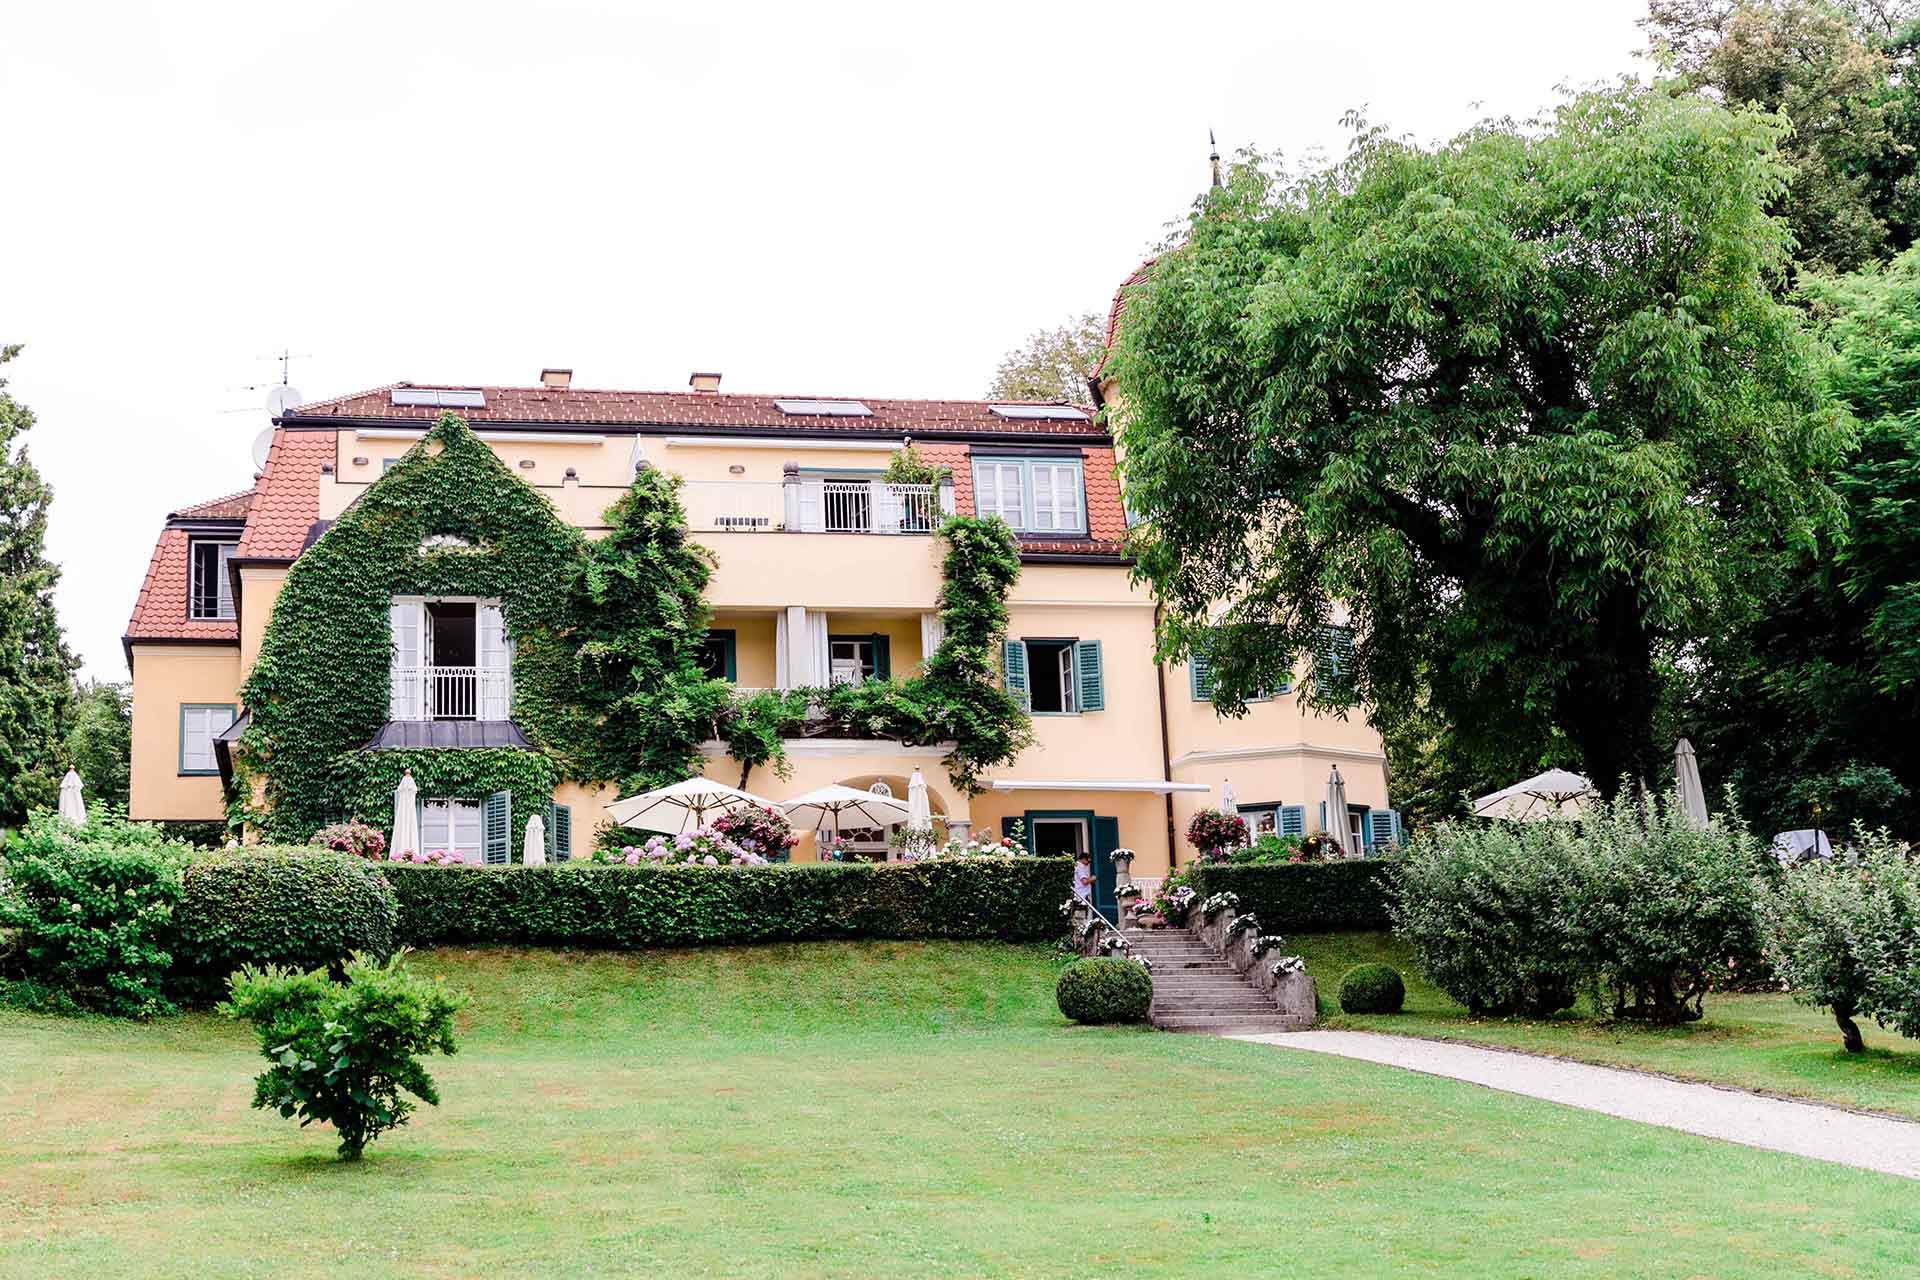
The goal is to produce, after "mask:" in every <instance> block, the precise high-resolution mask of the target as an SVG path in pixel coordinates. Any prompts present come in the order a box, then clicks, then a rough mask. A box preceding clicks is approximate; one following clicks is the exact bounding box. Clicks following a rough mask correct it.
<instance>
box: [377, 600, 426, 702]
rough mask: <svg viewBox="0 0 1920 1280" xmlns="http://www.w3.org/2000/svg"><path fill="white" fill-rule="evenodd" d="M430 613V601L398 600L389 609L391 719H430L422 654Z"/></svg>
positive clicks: (388, 699)
mask: <svg viewBox="0 0 1920 1280" xmlns="http://www.w3.org/2000/svg"><path fill="white" fill-rule="evenodd" d="M426 613H427V606H426V602H425V601H424V600H419V599H396V600H394V601H393V602H392V603H391V604H390V605H389V606H388V607H387V623H388V626H389V628H390V630H391V641H390V643H391V646H392V659H391V668H390V672H389V679H388V692H387V718H388V719H389V720H424V719H426V718H427V703H426V695H427V673H426V670H425V667H426V662H425V659H424V655H423V654H422V653H421V643H422V639H423V636H424V633H425V631H426Z"/></svg>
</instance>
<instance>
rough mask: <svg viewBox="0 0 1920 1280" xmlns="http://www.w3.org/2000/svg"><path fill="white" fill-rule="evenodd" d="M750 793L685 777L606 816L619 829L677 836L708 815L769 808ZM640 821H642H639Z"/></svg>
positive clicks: (611, 807)
mask: <svg viewBox="0 0 1920 1280" xmlns="http://www.w3.org/2000/svg"><path fill="white" fill-rule="evenodd" d="M772 804H773V802H772V801H771V800H762V799H761V798H760V797H759V796H756V795H754V794H753V793H752V792H751V791H742V790H740V788H738V787H730V786H728V785H727V784H726V783H724V782H715V781H714V780H713V779H712V778H688V779H687V780H686V781H684V782H676V783H674V784H673V785H672V786H670V787H655V788H654V789H653V790H652V791H643V792H641V793H640V794H639V795H637V796H628V797H627V798H626V799H625V800H617V801H615V802H614V803H612V804H610V805H608V806H607V816H608V817H610V818H612V819H613V820H614V821H615V822H618V823H620V824H621V825H622V826H628V827H644V828H645V829H646V830H648V831H664V832H666V833H667V834H668V835H680V834H683V833H685V832H688V831H692V830H693V829H694V828H696V827H700V826H704V825H705V824H706V821H707V816H708V815H709V814H713V815H718V814H722V813H729V812H731V811H732V810H734V809H744V808H746V807H747V806H749V805H759V806H761V807H763V808H765V807H770V806H771V805H772ZM643 819H644V821H643Z"/></svg>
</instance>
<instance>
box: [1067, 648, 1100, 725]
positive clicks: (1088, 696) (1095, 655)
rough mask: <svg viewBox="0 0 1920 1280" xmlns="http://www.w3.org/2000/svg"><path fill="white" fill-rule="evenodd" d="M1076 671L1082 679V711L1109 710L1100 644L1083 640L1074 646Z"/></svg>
mask: <svg viewBox="0 0 1920 1280" xmlns="http://www.w3.org/2000/svg"><path fill="white" fill-rule="evenodd" d="M1073 648H1074V671H1075V674H1076V675H1078V676H1079V678H1080V709H1081V710H1082V711H1105V710H1106V709H1107V680H1106V674H1105V672H1104V670H1103V669H1102V667H1101V665H1100V642H1099V641H1098V640H1082V641H1080V642H1079V643H1078V644H1076V645H1074V647H1073Z"/></svg>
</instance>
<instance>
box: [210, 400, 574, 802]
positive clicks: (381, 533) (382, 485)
mask: <svg viewBox="0 0 1920 1280" xmlns="http://www.w3.org/2000/svg"><path fill="white" fill-rule="evenodd" d="M430 538H432V539H440V538H450V539H457V540H459V542H460V543H464V544H465V545H464V546H460V545H441V546H431V547H430V546H427V545H426V543H427V540H428V539H430ZM585 545H586V539H585V537H584V536H583V535H582V534H581V533H580V532H579V531H578V530H576V529H574V528H572V527H571V526H569V525H568V524H567V523H566V522H565V521H564V520H562V519H561V518H560V515H559V513H558V512H556V511H555V510H554V508H553V504H552V503H550V502H549V501H548V500H547V499H546V498H545V497H544V496H543V495H542V494H540V493H539V492H538V491H537V490H536V489H534V488H533V487H532V486H531V485H528V484H525V483H523V482H522V481H521V480H520V478H519V477H518V476H515V475H514V474H513V473H512V472H511V471H510V470H508V468H507V466H506V464H505V463H503V462H502V461H500V459H499V458H498V457H497V456H496V455H495V454H494V452H493V450H491V449H489V448H488V447H487V446H486V444H484V443H483V442H482V441H481V440H480V439H479V438H478V437H477V436H475V435H474V434H473V432H472V431H471V430H469V429H468V427H467V425H466V423H464V422H462V421H461V420H460V419H459V418H458V417H456V416H454V415H453V414H450V413H449V414H443V415H441V417H440V420H439V421H438V422H436V423H435V424H434V425H433V427H432V428H431V429H430V430H429V431H428V432H427V434H426V436H425V438H424V439H422V440H421V441H420V442H419V443H418V444H416V445H415V446H414V447H413V448H412V449H410V450H408V451H407V453H406V456H404V457H403V458H401V459H400V460H399V461H398V462H396V463H395V464H394V465H393V466H392V467H391V468H390V469H389V470H388V471H387V472H386V474H385V475H383V476H381V477H380V478H379V479H378V480H377V481H376V482H375V483H374V484H373V485H371V486H369V487H368V488H367V490H366V491H365V492H364V493H362V494H361V495H360V497H359V498H358V499H357V500H356V501H355V502H354V503H353V505H352V506H350V507H348V508H347V510H346V511H345V512H344V513H343V514H342V515H341V516H340V518H339V519H338V520H337V521H335V522H334V524H333V526H332V527H331V528H329V529H328V530H327V531H326V532H325V533H324V534H323V535H321V537H320V539H319V540H318V541H317V542H315V543H314V544H313V546H311V547H309V548H308V549H307V550H306V551H305V552H304V553H303V554H302V555H301V556H300V558H299V559H298V560H296V561H295V562H294V564H293V567H292V568H291V569H290V570H289V571H288V573H287V580H286V583H285V585H284V586H283V587H282V588H281V591H280V597H279V600H278V601H277V602H276V603H275V605H274V609H273V616H272V618H271V620H270V621H269V623H268V625H267V632H266V636H265V638H264V640H263V642H262V644H261V648H260V657H259V660H258V661H257V662H256V663H255V664H254V668H253V671H252V672H251V674H249V675H248V677H247V682H246V685H245V687H244V689H243V691H242V696H243V697H244V699H245V701H246V705H247V708H248V710H249V711H251V713H252V716H253V719H252V723H251V724H250V726H249V728H248V730H247V734H246V738H245V740H244V741H243V743H242V744H241V750H240V752H239V758H238V759H237V761H236V767H235V772H236V775H237V777H238V779H239V782H240V795H241V798H242V803H243V804H246V802H247V801H248V800H250V798H251V794H252V785H253V780H254V779H256V778H261V779H264V781H265V794H264V801H265V803H264V805H263V806H260V807H257V808H256V807H253V806H251V805H247V809H246V817H247V818H248V819H249V820H250V821H252V822H254V823H255V824H256V825H257V826H258V827H259V828H260V829H261V830H262V831H263V832H264V834H266V835H267V836H268V838H270V839H279V840H305V839H306V838H307V837H308V836H310V835H311V834H312V833H313V832H314V831H315V830H316V829H317V828H319V827H321V826H323V825H325V824H326V823H328V822H331V821H334V820H336V819H338V818H340V817H342V816H344V815H343V814H342V813H341V812H340V811H339V810H338V809H337V808H336V807H335V806H336V805H337V804H338V803H339V802H340V800H341V799H342V797H341V794H340V791H341V788H340V785H339V774H338V770H339V767H340V765H339V762H340V758H341V756H342V754H343V753H345V752H350V751H353V750H354V749H356V748H358V747H359V746H360V745H361V744H363V743H365V742H366V741H367V740H368V739H370V738H372V737H373V735H374V734H375V733H377V732H378V731H379V729H380V728H381V726H382V725H384V724H385V723H386V721H387V712H388V683H389V676H388V673H389V666H390V649H389V644H390V641H389V623H388V606H389V603H390V601H391V599H392V597H394V596H400V595H425V596H475V597H481V598H488V599H498V600H499V601H501V603H502V606H503V612H504V614H505V618H506V626H507V634H508V636H509V637H510V638H511V640H512V642H513V645H514V656H513V718H514V721H515V723H516V724H518V725H519V726H520V728H521V730H522V731H523V732H525V733H526V734H527V735H528V737H529V738H531V739H532V740H533V741H534V742H535V743H536V744H537V745H539V746H542V747H545V748H549V749H551V750H553V751H554V752H555V753H556V754H557V755H558V756H559V757H560V764H561V767H562V768H563V769H564V768H565V766H566V762H567V761H568V760H569V759H570V758H571V757H572V756H573V755H575V754H577V753H578V752H579V750H580V747H581V743H580V742H579V740H578V736H577V735H578V733H579V731H580V729H581V724H580V717H579V716H578V715H577V714H575V710H574V709H575V705H576V704H575V698H574V688H573V685H574V661H573V657H574V655H573V648H572V645H571V642H570V640H569V638H568V635H567V632H568V630H569V625H570V621H571V619H570V618H569V616H568V615H569V609H568V597H567V592H566V590H565V584H566V582H567V581H568V579H569V578H570V576H571V574H572V573H573V571H574V569H575V567H576V566H577V565H578V564H579V563H580V560H581V557H582V555H583V553H584V550H585Z"/></svg>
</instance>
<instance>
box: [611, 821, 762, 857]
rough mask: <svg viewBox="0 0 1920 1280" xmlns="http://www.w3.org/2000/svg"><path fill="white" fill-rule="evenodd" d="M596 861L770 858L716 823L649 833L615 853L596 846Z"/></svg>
mask: <svg viewBox="0 0 1920 1280" xmlns="http://www.w3.org/2000/svg"><path fill="white" fill-rule="evenodd" d="M593 860H594V861H595V862H610V863H615V864H624V865H626V866H629V867H639V866H652V867H662V866H686V867H722V866H725V867H760V866H765V865H766V864H767V861H768V859H766V858H765V857H762V856H761V855H760V854H758V853H756V852H754V851H753V850H751V849H748V848H745V847H744V846H742V845H740V844H737V843H735V842H734V841H733V840H731V839H729V838H728V837H727V836H725V835H723V834H721V833H720V831H719V830H718V829H717V828H716V827H713V826H704V827H696V828H694V829H693V830H692V831H689V832H683V833H682V834H680V835H677V836H664V835H652V836H648V837H647V840H646V843H644V844H639V845H631V844H630V845H623V846H622V847H621V848H619V849H618V850H615V851H613V852H607V851H604V850H600V849H596V850H594V853H593Z"/></svg>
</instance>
